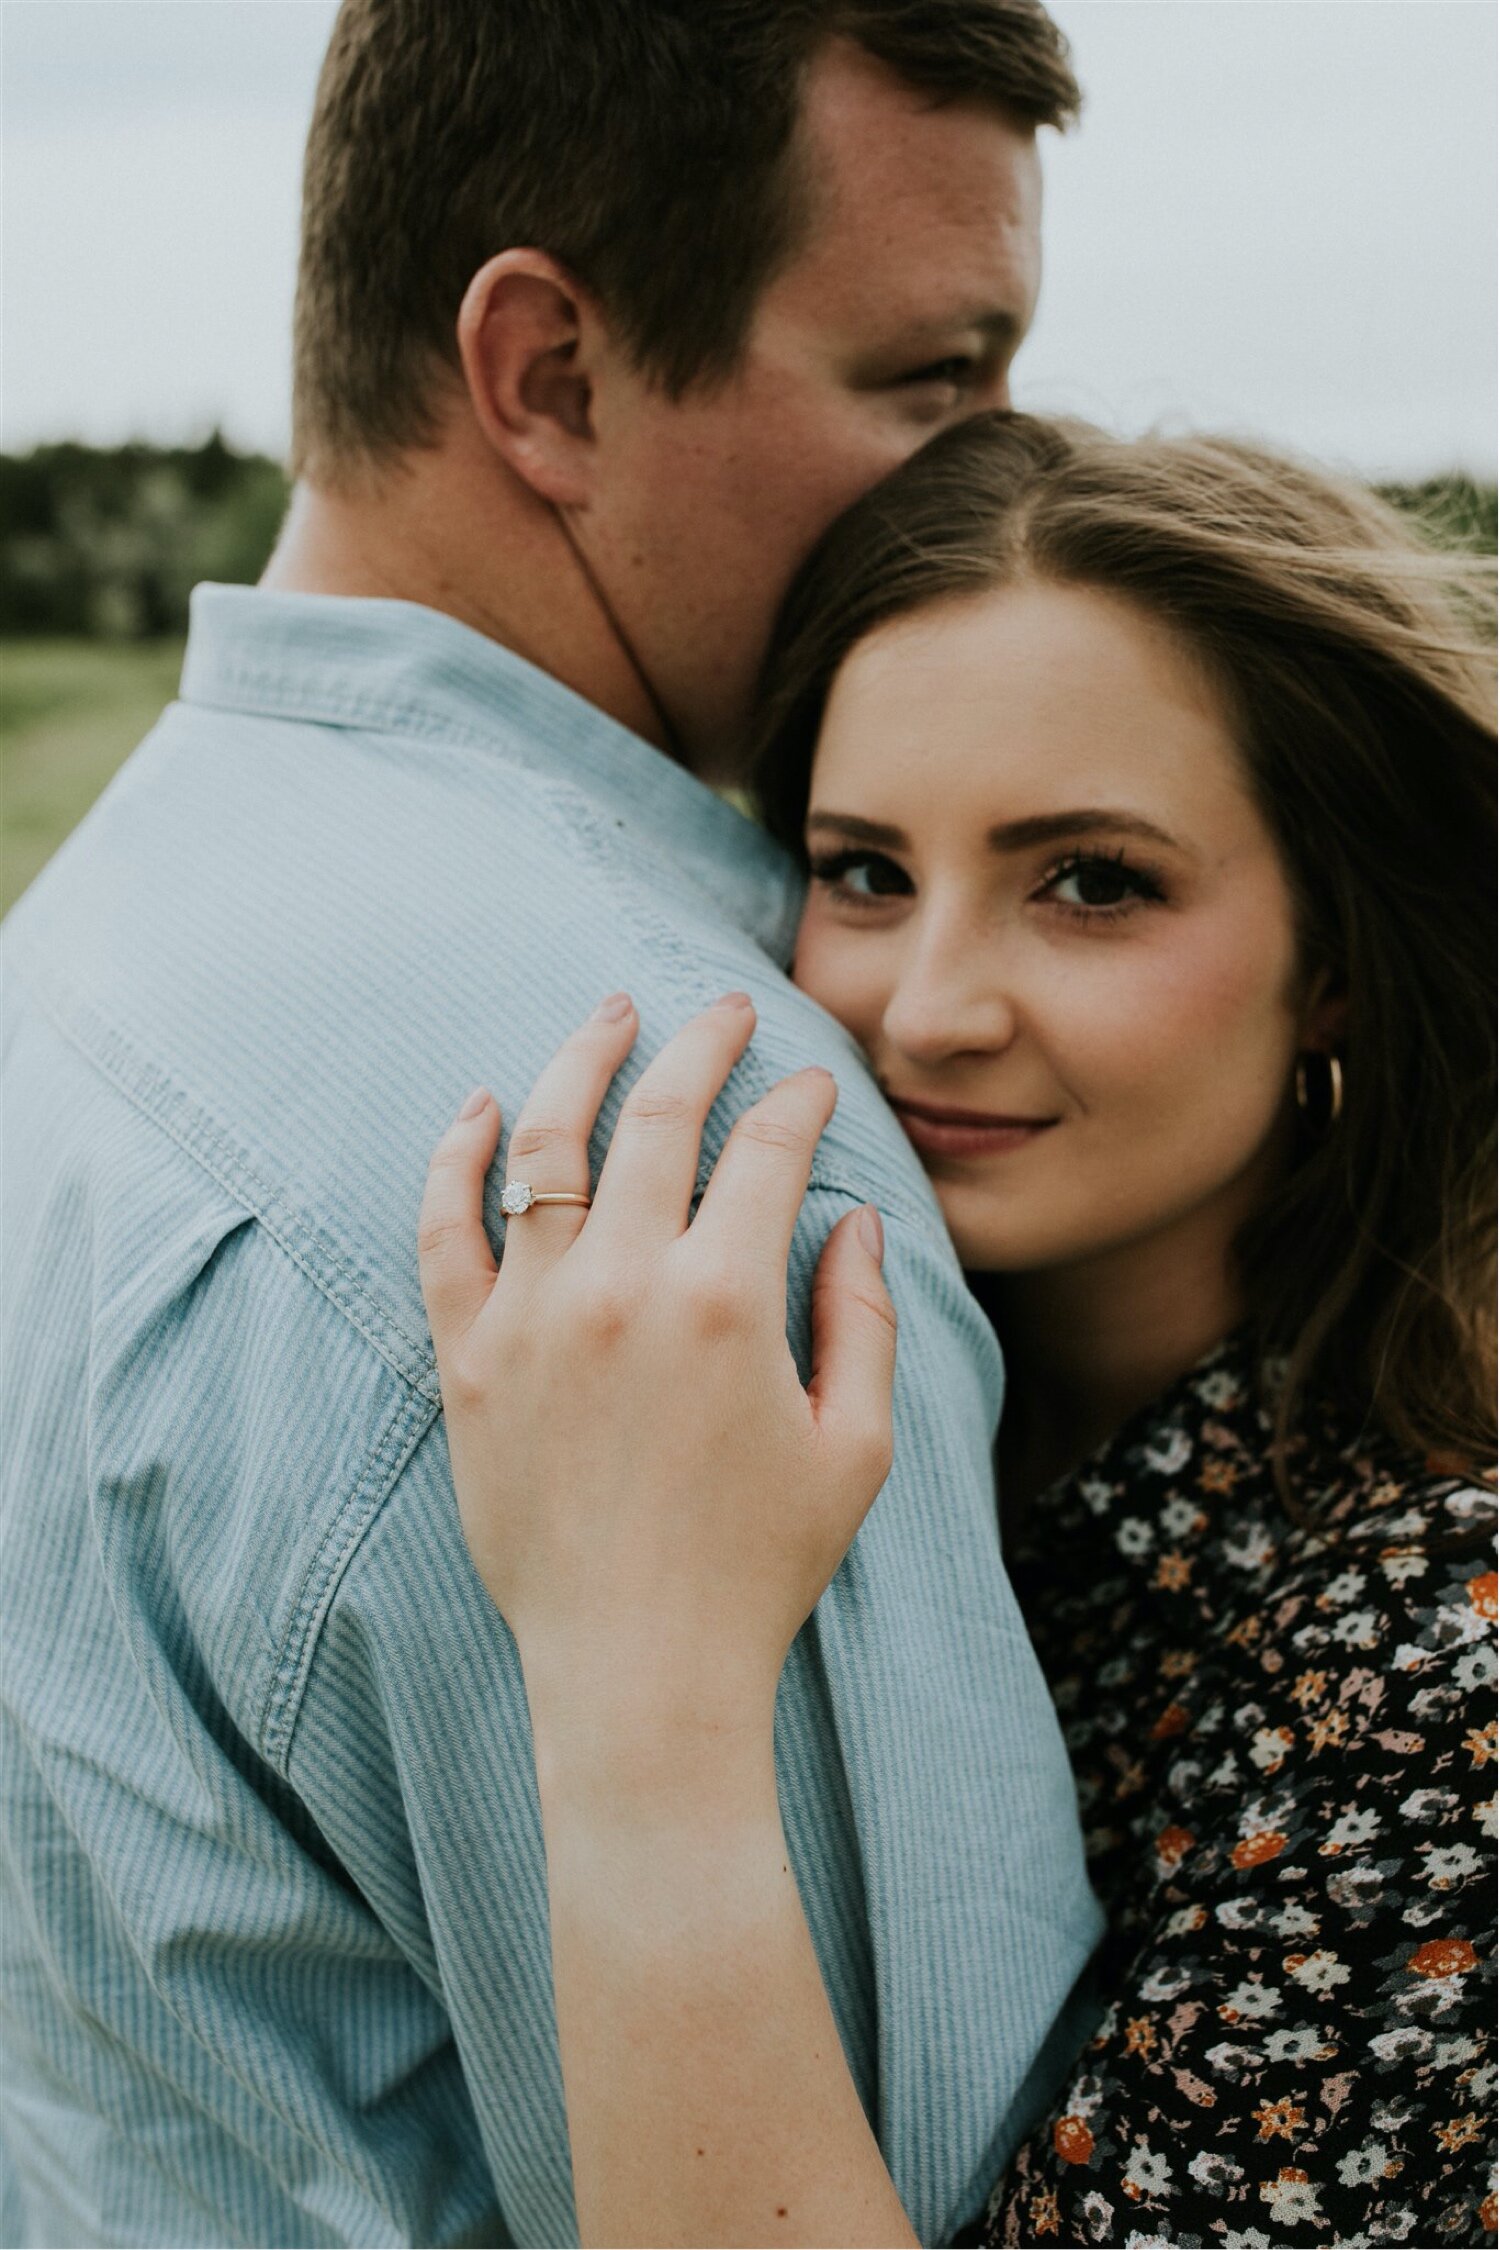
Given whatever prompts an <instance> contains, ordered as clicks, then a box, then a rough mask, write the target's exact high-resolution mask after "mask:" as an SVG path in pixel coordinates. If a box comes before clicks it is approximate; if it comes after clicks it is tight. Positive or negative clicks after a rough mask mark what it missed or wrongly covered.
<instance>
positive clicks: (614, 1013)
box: [594, 992, 632, 1023]
mask: <svg viewBox="0 0 1500 2250" xmlns="http://www.w3.org/2000/svg"><path fill="white" fill-rule="evenodd" d="M631 1004H632V1003H631V998H630V994H629V993H628V992H612V993H611V994H610V996H609V998H608V999H607V1000H601V1001H600V1003H599V1005H598V1007H597V1008H596V1009H595V1010H594V1015H595V1018H596V1020H597V1021H598V1022H600V1023H618V1022H619V1020H620V1018H621V1017H622V1016H628V1015H629V1013H630V1009H631Z"/></svg>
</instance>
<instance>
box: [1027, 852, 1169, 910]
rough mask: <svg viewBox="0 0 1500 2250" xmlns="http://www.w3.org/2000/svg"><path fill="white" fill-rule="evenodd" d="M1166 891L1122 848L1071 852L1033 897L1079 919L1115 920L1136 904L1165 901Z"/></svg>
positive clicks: (1049, 874) (1057, 864)
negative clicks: (1042, 898) (1048, 901)
mask: <svg viewBox="0 0 1500 2250" xmlns="http://www.w3.org/2000/svg"><path fill="white" fill-rule="evenodd" d="M1166 895H1167V894H1166V891H1165V890H1164V888H1163V887H1162V884H1161V882H1160V880H1159V879H1158V877H1157V876H1156V875H1154V874H1153V873H1152V871H1151V869H1150V868H1149V867H1143V866H1141V865H1139V864H1138V863H1136V862H1134V861H1132V860H1130V859H1128V858H1127V857H1126V855H1125V853H1124V852H1123V851H1118V852H1103V851H1088V852H1082V851H1072V852H1069V853H1068V855H1067V857H1066V858H1065V859H1061V860H1058V861H1057V863H1056V864H1055V865H1054V866H1053V867H1051V868H1050V869H1049V870H1048V872H1047V873H1046V875H1044V876H1043V878H1042V881H1041V883H1040V884H1039V886H1038V888H1037V890H1036V892H1035V893H1033V896H1035V897H1039V898H1040V897H1046V898H1049V899H1050V900H1051V902H1052V903H1053V905H1055V906H1060V907H1061V908H1062V909H1063V910H1064V911H1065V912H1066V913H1069V914H1072V915H1074V916H1076V917H1077V918H1078V919H1079V920H1080V921H1086V922H1103V921H1109V922H1113V921H1118V920H1119V919H1120V917H1121V916H1122V915H1125V914H1130V913H1133V912H1135V910H1136V909H1137V908H1138V907H1141V906H1149V905H1156V906H1160V905H1163V904H1165V901H1166Z"/></svg>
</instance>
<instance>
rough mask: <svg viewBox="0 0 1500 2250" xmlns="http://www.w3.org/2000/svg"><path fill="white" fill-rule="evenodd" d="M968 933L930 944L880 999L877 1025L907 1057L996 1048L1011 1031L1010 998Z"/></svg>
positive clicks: (929, 1058)
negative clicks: (947, 943) (940, 945)
mask: <svg viewBox="0 0 1500 2250" xmlns="http://www.w3.org/2000/svg"><path fill="white" fill-rule="evenodd" d="M988 951H989V949H988V948H984V949H981V948H980V947H979V946H978V945H977V944H976V943H975V942H974V941H973V940H972V939H969V940H967V941H963V940H960V941H958V942H957V943H955V944H953V945H951V946H948V947H945V948H943V949H941V950H933V951H931V952H928V953H926V954H925V955H922V956H919V957H918V958H917V959H916V960H914V961H912V962H910V963H909V964H908V968H907V973H906V974H905V975H904V976H903V977H902V978H901V979H900V980H899V982H898V983H897V985H896V987H895V990H894V991H893V992H892V994H891V996H890V999H889V1001H888V1002H887V1004H886V1010H885V1015H884V1017H883V1019H882V1023H881V1029H882V1031H883V1032H884V1034H885V1037H886V1039H887V1040H888V1041H889V1043H890V1045H891V1046H892V1047H894V1048H897V1049H899V1050H900V1052H901V1053H902V1054H904V1055H908V1056H910V1058H911V1060H912V1061H913V1062H919V1063H927V1064H931V1063H938V1062H943V1061H946V1060H947V1059H948V1058H949V1057H950V1056H954V1055H962V1054H997V1053H999V1052H1000V1050H1001V1049H1003V1048H1005V1047H1008V1046H1009V1045H1010V1043H1011V1041H1012V1040H1013V1039H1014V1038H1015V1035H1016V1011H1015V1006H1014V1003H1013V1001H1012V999H1011V997H1010V995H1009V994H1008V993H1007V991H1006V989H1005V985H1004V982H1003V980H1002V978H1001V977H1000V976H999V975H998V974H997V971H996V964H995V963H994V962H993V961H987V960H986V959H985V958H984V955H985V953H987V952H988Z"/></svg>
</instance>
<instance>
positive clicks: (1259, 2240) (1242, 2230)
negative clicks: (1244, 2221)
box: [1224, 2227, 1271, 2250]
mask: <svg viewBox="0 0 1500 2250" xmlns="http://www.w3.org/2000/svg"><path fill="white" fill-rule="evenodd" d="M1224 2250H1271V2237H1270V2236H1269V2235H1268V2234H1262V2233H1261V2231H1260V2228H1259V2227H1231V2228H1230V2230H1229V2232H1228V2233H1227V2234H1226V2235H1225V2237H1224Z"/></svg>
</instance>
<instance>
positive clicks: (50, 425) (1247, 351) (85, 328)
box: [0, 0, 1496, 475]
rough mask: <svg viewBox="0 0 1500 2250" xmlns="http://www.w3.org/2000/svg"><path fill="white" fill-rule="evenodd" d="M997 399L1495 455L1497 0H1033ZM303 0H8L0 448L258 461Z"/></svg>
mask: <svg viewBox="0 0 1500 2250" xmlns="http://www.w3.org/2000/svg"><path fill="white" fill-rule="evenodd" d="M1054 12H1055V14H1056V15H1057V17H1058V19H1059V20H1060V21H1061V23H1062V24H1063V26H1064V28H1065V30H1066V31H1067V32H1068V34H1069V36H1070V38H1071V39H1072V41H1073V44H1074V52H1075V59H1076V62H1077V66H1078V70H1079V75H1080V77H1081V78H1082V80H1083V84H1084V87H1085V91H1086V94H1087V101H1088V106H1087V111H1086V114H1085V119H1084V123H1083V125H1082V127H1081V128H1080V129H1079V130H1078V131H1077V132H1076V133H1075V134H1074V135H1072V136H1070V137H1069V138H1068V139H1067V140H1065V141H1061V142H1059V141H1057V140H1056V139H1055V138H1054V137H1053V136H1051V135H1049V136H1047V141H1048V147H1047V157H1046V162H1047V176H1048V186H1047V194H1048V210H1047V222H1046V224H1047V279H1046V286H1045V288H1044V291H1043V297H1042V309H1041V313H1040V316H1039V319H1038V322H1037V326H1036V329H1035V331H1034V333H1033V337H1032V339H1031V341H1030V342H1029V343H1028V345H1027V347H1026V349H1025V351H1024V353H1023V354H1022V357H1021V360H1020V362H1019V364H1018V368H1017V386H1016V388H1017V403H1018V404H1020V405H1024V406H1028V407H1033V408H1037V409H1040V410H1047V409H1054V408H1057V409H1061V408H1066V409H1070V410H1072V411H1075V412H1083V413H1087V414H1089V415H1090V416H1092V417H1093V418H1094V419H1096V420H1103V421H1107V422H1110V423H1112V424H1114V425H1116V426H1118V427H1121V428H1127V429H1136V428H1140V427H1142V426H1144V425H1145V424H1146V423H1148V422H1160V421H1167V422H1169V423H1171V424H1174V425H1182V424H1185V423H1193V424H1197V425H1200V426H1206V427H1218V428H1226V427H1233V428H1236V429H1239V430H1243V431H1255V432H1258V433H1260V434H1262V435H1266V436H1270V437H1273V438H1280V439H1281V440H1283V441H1285V442H1288V443H1290V444H1293V445H1296V446H1300V447H1302V448H1303V449H1305V450H1307V451H1310V452H1314V453H1317V454H1320V455H1322V456H1324V457H1325V458H1328V459H1332V460H1337V461H1340V462H1343V463H1346V464H1348V465H1350V466H1352V467H1354V468H1357V469H1359V470H1362V471H1363V472H1365V473H1366V474H1370V475H1380V474H1387V475H1421V474H1425V473H1427V472H1429V471H1434V470H1439V469H1444V468H1449V467H1465V468H1469V469H1471V470H1473V471H1475V472H1477V473H1480V474H1484V475H1493V474H1494V471H1495V452H1496V441H1495V420H1496V403H1495V319H1496V309H1495V272H1496V244H1495V139H1496V129H1495V118H1496V107H1495V76H1496V54H1495V47H1496V16H1495V11H1494V9H1493V7H1492V6H1491V4H1490V0H1057V4H1056V6H1055V9H1054ZM332 14H333V10H332V7H331V6H330V5H327V4H326V0H3V7H0V24H3V35H4V49H5V52H4V64H5V76H4V117H3V124H4V188H5V198H6V213H5V233H4V274H3V313H4V345H3V351H4V360H3V377H4V389H3V411H0V442H3V444H4V445H5V446H6V447H7V448H9V449H12V450H14V449H17V448H21V447H24V446H27V445H30V444H33V443H36V442H38V441H40V440H43V439H47V438H57V437H84V438H88V439H92V440H96V441H99V442H105V443H107V442H113V441H116V440H119V439H122V438H125V437H128V436H148V437H153V438H158V439H163V440H176V439H181V438H195V437H198V436H201V435H203V434H205V433H206V431H207V430H208V429H209V428H210V427H212V426H213V424H214V423H216V422H217V423H220V424H221V425H222V426H223V427H224V429H225V430H226V431H227V433H228V434H229V436H230V437H231V438H232V439H234V440H235V441H236V442H238V443H241V444H245V445H256V446H260V447H264V448H265V449H267V450H268V451H271V452H273V453H279V452H281V451H282V450H283V448H284V446H285V442H286V435H287V426H288V393H287V373H286V367H287V357H288V336H289V325H290V311H291V294H292V281H293V272H294V264H295V255H296V218H297V190H298V167H299V162H300V157H301V145H302V138H303V134H304V131H305V127H306V121H307V115H308V110H309V106H310V103H311V98H312V88H313V82H314V79H315V76H316V72H317V66H318V61H319V57H320V55H321V51H322V46H323V42H324V40H325V38H326V36H327V31H328V26H329V24H330V22H331V20H332Z"/></svg>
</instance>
